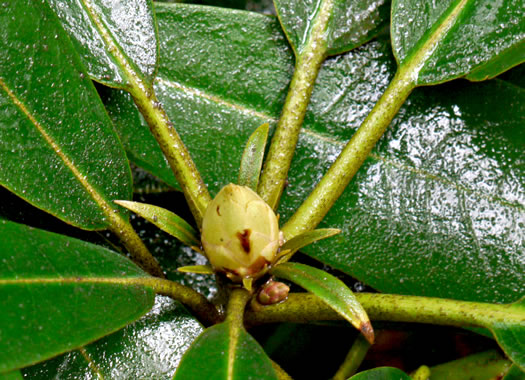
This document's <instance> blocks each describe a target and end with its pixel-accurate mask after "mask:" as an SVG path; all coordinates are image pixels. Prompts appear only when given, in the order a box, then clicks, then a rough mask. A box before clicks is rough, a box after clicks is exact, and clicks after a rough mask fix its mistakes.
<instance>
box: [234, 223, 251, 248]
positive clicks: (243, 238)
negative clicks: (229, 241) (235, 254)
mask: <svg viewBox="0 0 525 380" xmlns="http://www.w3.org/2000/svg"><path fill="white" fill-rule="evenodd" d="M251 233H252V230H250V229H249V228H247V229H245V230H244V231H242V232H237V238H238V239H239V241H240V242H241V247H242V249H243V251H244V252H246V254H250V235H251Z"/></svg>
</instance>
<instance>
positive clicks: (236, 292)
mask: <svg viewBox="0 0 525 380" xmlns="http://www.w3.org/2000/svg"><path fill="white" fill-rule="evenodd" d="M250 298H251V294H250V293H249V292H248V291H247V290H245V289H243V288H234V289H233V290H232V292H231V293H230V299H229V300H228V307H227V309H226V322H225V323H228V324H229V325H230V329H229V338H230V339H229V347H228V372H227V373H228V376H227V377H228V379H231V378H233V373H234V370H233V368H234V365H235V353H236V351H237V344H238V343H239V337H240V334H241V331H242V329H244V310H245V309H246V304H247V303H248V301H249V300H250Z"/></svg>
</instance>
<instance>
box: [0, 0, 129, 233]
mask: <svg viewBox="0 0 525 380" xmlns="http://www.w3.org/2000/svg"><path fill="white" fill-rule="evenodd" d="M40 3H41V2H34V1H31V0H24V1H17V2H16V3H15V2H7V3H3V4H2V13H1V15H0V18H1V20H2V21H0V32H1V35H2V36H3V38H2V39H1V40H0V49H1V50H2V51H4V54H2V55H1V56H0V73H1V74H0V107H1V108H2V113H1V115H0V127H1V128H0V144H1V146H0V150H1V151H2V154H0V167H1V168H2V170H0V183H1V184H2V186H5V187H7V188H8V189H9V190H11V191H13V192H14V193H15V194H17V195H18V196H20V197H21V198H23V199H25V200H27V201H28V202H30V203H31V204H33V205H34V206H36V207H38V208H41V209H43V210H45V211H47V212H49V213H51V214H53V215H55V216H57V217H58V218H60V219H62V220H64V221H66V222H67V223H70V224H73V225H75V226H78V227H81V228H84V229H102V228H105V227H108V225H109V222H108V220H109V219H110V217H112V216H113V215H114V214H115V213H117V215H119V214H120V216H122V217H126V218H127V212H124V211H123V210H121V209H118V211H117V210H116V208H115V207H113V206H111V204H110V200H111V199H115V198H117V199H126V198H129V197H131V173H130V169H129V165H128V163H127V159H126V157H125V154H124V150H123V149H122V145H121V143H120V142H119V139H118V137H117V135H116V134H115V132H114V131H113V128H112V125H111V121H110V119H109V118H108V117H107V114H106V112H105V110H104V107H103V106H102V104H101V102H100V99H99V98H98V96H97V94H96V92H95V90H94V88H93V85H92V83H91V81H90V80H89V79H88V78H86V77H85V75H84V74H83V72H84V69H83V66H82V64H81V63H80V60H79V58H78V56H77V55H76V54H75V52H74V49H73V47H72V45H71V43H70V42H69V40H68V38H67V36H66V35H65V34H64V32H63V31H62V30H61V29H60V26H59V25H58V22H57V20H56V17H55V16H54V15H53V13H52V12H51V10H49V9H48V7H47V6H46V5H44V4H40Z"/></svg>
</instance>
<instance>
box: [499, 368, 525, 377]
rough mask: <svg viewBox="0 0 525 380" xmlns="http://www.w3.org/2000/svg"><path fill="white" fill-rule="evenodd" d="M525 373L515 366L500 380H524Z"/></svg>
mask: <svg viewBox="0 0 525 380" xmlns="http://www.w3.org/2000/svg"><path fill="white" fill-rule="evenodd" d="M524 379H525V371H522V370H521V369H520V368H519V367H518V366H517V365H513V366H512V367H510V369H509V370H508V372H507V373H506V374H505V376H503V378H502V379H501V380H524Z"/></svg>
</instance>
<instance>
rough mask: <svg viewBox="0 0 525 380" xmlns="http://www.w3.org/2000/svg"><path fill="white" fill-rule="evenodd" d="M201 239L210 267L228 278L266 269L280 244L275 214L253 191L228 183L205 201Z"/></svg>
mask: <svg viewBox="0 0 525 380" xmlns="http://www.w3.org/2000/svg"><path fill="white" fill-rule="evenodd" d="M201 242H202V246H203V248H204V252H205V253H206V256H207V257H208V260H209V261H210V263H211V265H212V267H213V268H214V270H215V271H217V272H222V273H225V274H226V275H227V276H228V277H229V278H230V279H232V280H233V281H236V282H241V281H243V279H246V278H252V279H256V278H259V277H260V276H262V275H263V274H264V273H266V272H267V270H268V269H269V267H270V266H271V265H272V264H273V262H274V261H275V258H276V254H277V251H278V250H279V247H280V246H281V245H282V233H280V231H279V223H278V220H277V216H276V215H275V213H274V212H273V210H272V209H271V207H270V206H268V204H266V202H264V201H263V200H262V198H261V197H259V196H258V195H257V194H256V193H255V192H254V191H253V190H251V189H249V188H248V187H245V186H238V185H234V184H229V185H227V186H225V187H223V188H222V189H221V191H219V193H218V194H217V196H216V197H215V199H213V201H212V202H211V203H210V204H209V206H208V208H207V209H206V212H205V214H204V218H203V221H202V235H201Z"/></svg>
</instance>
